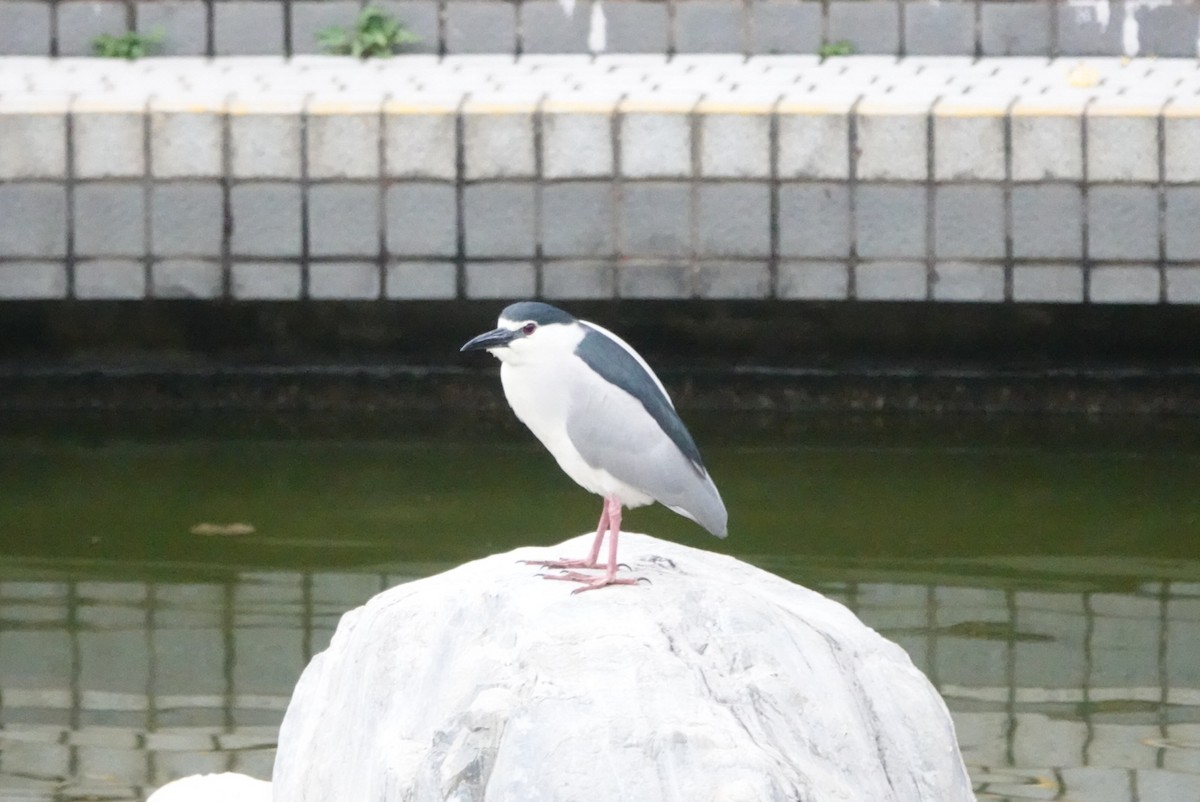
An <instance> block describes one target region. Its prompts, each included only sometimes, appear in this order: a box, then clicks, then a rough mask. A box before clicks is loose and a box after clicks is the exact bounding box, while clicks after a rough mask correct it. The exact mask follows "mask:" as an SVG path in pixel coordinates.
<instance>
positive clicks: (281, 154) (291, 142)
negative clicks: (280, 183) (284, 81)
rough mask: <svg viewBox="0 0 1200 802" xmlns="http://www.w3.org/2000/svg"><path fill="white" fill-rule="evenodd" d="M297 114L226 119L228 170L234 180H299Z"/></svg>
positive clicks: (258, 115)
mask: <svg viewBox="0 0 1200 802" xmlns="http://www.w3.org/2000/svg"><path fill="white" fill-rule="evenodd" d="M300 150H301V148H300V115H299V113H296V114H287V113H282V114H275V113H270V114H244V113H235V114H231V115H230V117H229V153H230V169H231V170H232V172H233V175H234V176H235V177H237V178H285V179H288V178H290V179H298V178H299V177H300Z"/></svg>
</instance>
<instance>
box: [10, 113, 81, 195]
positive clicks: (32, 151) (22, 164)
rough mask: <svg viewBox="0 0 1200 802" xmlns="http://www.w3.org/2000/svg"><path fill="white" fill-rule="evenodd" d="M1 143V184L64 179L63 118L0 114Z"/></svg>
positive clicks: (62, 116) (65, 155)
mask: <svg viewBox="0 0 1200 802" xmlns="http://www.w3.org/2000/svg"><path fill="white" fill-rule="evenodd" d="M0 142H3V143H4V146H3V147H0V181H8V180H11V179H14V178H57V179H63V178H65V177H66V174H67V119H66V116H65V115H63V114H35V113H28V114H26V113H13V114H6V113H4V112H0Z"/></svg>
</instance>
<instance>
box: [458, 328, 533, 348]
mask: <svg viewBox="0 0 1200 802" xmlns="http://www.w3.org/2000/svg"><path fill="white" fill-rule="evenodd" d="M520 334H521V332H520V331H519V330H518V331H513V330H511V329H492V330H491V331H485V332H484V333H483V334H480V335H479V336H478V337H476V338H475V339H473V340H471V341H470V342H468V343H467V344H466V345H464V346H463V347H462V348H460V349H458V350H459V351H486V350H487V349H489V348H503V347H504V346H506V345H508V344H509V343H510V342H512V341H513V340H514V339H516V338H517V337H519V336H520Z"/></svg>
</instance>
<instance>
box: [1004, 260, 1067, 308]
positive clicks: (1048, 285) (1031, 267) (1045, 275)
mask: <svg viewBox="0 0 1200 802" xmlns="http://www.w3.org/2000/svg"><path fill="white" fill-rule="evenodd" d="M1012 277H1013V287H1012V299H1013V300H1014V301H1019V302H1027V303H1080V302H1081V301H1083V268H1082V267H1079V266H1078V265H1039V264H1026V265H1016V266H1014V267H1013V271H1012Z"/></svg>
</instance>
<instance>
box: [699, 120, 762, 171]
mask: <svg viewBox="0 0 1200 802" xmlns="http://www.w3.org/2000/svg"><path fill="white" fill-rule="evenodd" d="M699 120H700V125H699V128H700V174H701V175H703V176H706V177H711V178H768V177H770V175H771V117H770V114H768V113H755V112H752V111H747V112H744V113H734V114H722V113H715V112H710V111H707V110H706V109H704V108H703V107H702V108H701V114H700V117H699Z"/></svg>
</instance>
